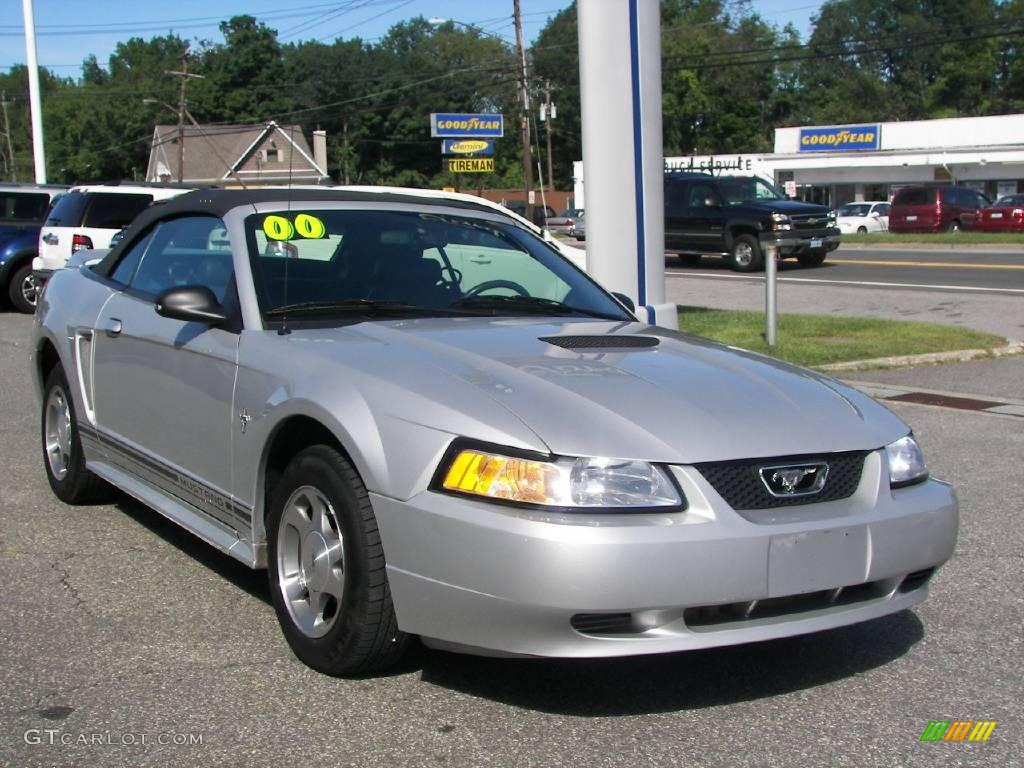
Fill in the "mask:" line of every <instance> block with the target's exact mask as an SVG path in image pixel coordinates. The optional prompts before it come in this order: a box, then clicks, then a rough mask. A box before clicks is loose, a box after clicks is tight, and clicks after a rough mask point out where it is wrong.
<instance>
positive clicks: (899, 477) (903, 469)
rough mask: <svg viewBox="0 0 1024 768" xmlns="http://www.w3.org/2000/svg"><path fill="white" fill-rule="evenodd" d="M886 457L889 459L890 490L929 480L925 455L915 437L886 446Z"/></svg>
mask: <svg viewBox="0 0 1024 768" xmlns="http://www.w3.org/2000/svg"><path fill="white" fill-rule="evenodd" d="M885 455H886V456H887V457H888V459H889V487H890V488H902V487H904V486H906V485H913V484H914V483H922V482H924V481H925V480H927V479H928V467H927V466H925V463H924V454H923V453H922V452H921V446H919V445H918V444H917V440H915V439H914V436H913V435H907V436H906V437H901V438H900V439H899V440H897V441H896V442H895V443H890V444H889V445H887V446H885Z"/></svg>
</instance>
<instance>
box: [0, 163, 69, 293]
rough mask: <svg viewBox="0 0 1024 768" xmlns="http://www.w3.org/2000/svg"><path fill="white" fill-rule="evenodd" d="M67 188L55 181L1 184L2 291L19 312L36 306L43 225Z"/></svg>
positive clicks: (0, 287) (0, 282)
mask: <svg viewBox="0 0 1024 768" xmlns="http://www.w3.org/2000/svg"><path fill="white" fill-rule="evenodd" d="M66 189H67V187H61V186H58V185H51V184H17V183H13V184H10V183H9V184H0V295H3V294H4V293H6V294H7V297H8V298H9V299H10V301H11V304H13V305H14V308H15V309H17V310H18V311H19V312H33V311H35V308H36V294H37V292H38V286H37V284H36V280H35V278H34V277H33V276H32V259H33V258H34V257H35V255H36V253H37V252H38V250H39V229H40V227H42V225H43V221H45V220H46V214H47V212H48V211H49V210H50V208H51V206H52V205H53V202H54V201H55V200H56V199H57V198H58V197H59V196H60V195H61V194H62V193H63V192H64V191H65V190H66Z"/></svg>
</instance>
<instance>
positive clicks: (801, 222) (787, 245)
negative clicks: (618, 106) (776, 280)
mask: <svg viewBox="0 0 1024 768" xmlns="http://www.w3.org/2000/svg"><path fill="white" fill-rule="evenodd" d="M839 236H840V235H839V229H838V228H837V227H836V221H835V215H834V214H833V213H832V212H831V211H829V209H828V208H826V207H825V206H823V205H814V204H813V203H803V202H799V201H797V200H789V199H788V198H786V196H785V195H784V194H782V192H780V191H779V190H778V189H777V188H776V187H774V186H773V185H772V184H769V183H768V182H767V181H765V180H764V179H760V178H758V177H756V176H712V175H710V174H705V173H688V172H670V173H666V174H665V250H666V251H668V252H671V253H676V254H679V255H680V256H682V257H683V258H684V259H694V260H695V259H698V258H700V255H701V254H705V253H712V254H719V255H722V256H725V258H726V259H727V260H728V261H729V264H730V265H731V266H732V268H733V269H735V270H738V271H740V272H754V271H757V270H759V269H761V268H762V267H763V266H764V252H763V251H764V247H765V246H766V245H769V244H774V245H775V246H777V247H778V249H779V258H782V259H785V258H796V259H797V260H798V261H799V262H800V265H801V266H804V267H816V266H819V265H820V264H821V263H822V262H824V261H825V255H826V254H827V253H828V252H829V251H834V250H835V249H836V248H838V247H839Z"/></svg>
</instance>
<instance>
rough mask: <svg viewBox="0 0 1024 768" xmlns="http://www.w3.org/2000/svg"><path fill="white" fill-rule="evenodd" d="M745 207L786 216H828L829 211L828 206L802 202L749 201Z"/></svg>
mask: <svg viewBox="0 0 1024 768" xmlns="http://www.w3.org/2000/svg"><path fill="white" fill-rule="evenodd" d="M744 206H746V207H749V208H763V209H764V210H767V211H775V212H777V213H786V214H790V215H793V214H797V215H799V214H802V213H806V214H811V213H821V214H827V213H828V211H829V209H828V207H827V206H824V205H818V204H817V203H805V202H802V201H800V200H765V201H763V202H755V201H748V202H745V203H744Z"/></svg>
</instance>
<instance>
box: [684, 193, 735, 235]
mask: <svg viewBox="0 0 1024 768" xmlns="http://www.w3.org/2000/svg"><path fill="white" fill-rule="evenodd" d="M686 206H687V208H686V218H685V220H684V226H683V234H684V235H685V237H686V240H687V242H688V243H689V244H690V249H691V250H694V251H700V252H702V253H725V251H726V250H728V249H727V248H726V243H725V220H726V216H727V212H726V210H725V208H724V200H723V199H722V197H721V195H719V194H718V191H717V190H716V189H715V185H714V183H713V182H712V181H711V180H708V181H694V182H693V183H691V184H690V189H689V193H688V195H687V199H686Z"/></svg>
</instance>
